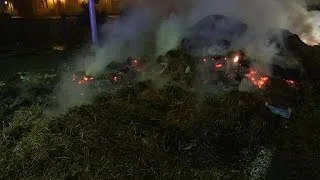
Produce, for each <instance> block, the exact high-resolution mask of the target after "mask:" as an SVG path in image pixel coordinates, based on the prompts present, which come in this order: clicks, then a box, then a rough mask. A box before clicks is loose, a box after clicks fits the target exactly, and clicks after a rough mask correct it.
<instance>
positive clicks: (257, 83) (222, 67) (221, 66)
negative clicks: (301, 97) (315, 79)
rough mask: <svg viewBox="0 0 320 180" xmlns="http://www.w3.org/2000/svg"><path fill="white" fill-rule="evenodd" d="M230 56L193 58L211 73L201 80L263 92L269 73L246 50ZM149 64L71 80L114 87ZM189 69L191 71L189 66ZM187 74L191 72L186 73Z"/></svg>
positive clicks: (131, 62)
mask: <svg viewBox="0 0 320 180" xmlns="http://www.w3.org/2000/svg"><path fill="white" fill-rule="evenodd" d="M228 54H229V55H209V56H205V57H193V59H200V61H199V63H198V64H197V66H198V67H200V71H205V72H209V74H210V75H209V77H207V76H205V77H201V78H202V79H201V80H202V82H203V83H204V84H210V83H215V82H217V81H222V82H223V83H224V84H226V85H230V84H231V83H230V82H235V83H233V84H237V85H238V84H240V85H239V86H241V84H243V83H246V84H247V86H250V88H254V87H255V88H257V89H264V88H266V87H267V86H268V85H270V81H271V80H272V78H271V77H270V76H269V75H267V74H266V73H264V72H261V71H259V70H257V69H255V68H254V67H253V66H252V61H251V60H250V59H249V58H248V57H247V56H246V54H245V53H244V52H243V51H235V52H230V53H228ZM147 63H148V61H147V58H142V57H129V58H128V59H127V61H126V62H125V63H121V64H120V65H119V66H120V67H118V68H116V69H114V70H106V72H105V74H103V75H100V76H99V77H93V76H92V75H86V74H85V72H84V71H81V72H77V73H75V74H73V76H72V81H74V82H76V84H77V85H90V84H94V83H95V82H97V81H106V82H110V83H111V84H115V85H120V84H122V85H123V84H130V83H134V82H135V80H136V77H138V76H139V74H140V73H142V72H144V71H150V69H147V68H146V64H147ZM161 64H162V65H163V64H165V66H164V68H163V69H162V70H161V71H160V72H158V74H161V73H162V72H163V71H164V70H165V69H166V66H167V65H168V63H161ZM169 66H170V64H169ZM271 67H272V69H277V71H280V73H277V72H275V73H273V75H274V77H275V78H278V79H279V78H280V79H281V80H282V81H283V82H284V83H285V84H287V86H289V87H292V88H297V87H298V84H299V83H298V80H297V78H295V77H291V78H292V79H290V78H289V77H288V76H284V74H286V73H285V71H286V69H283V68H281V67H280V66H278V65H271ZM149 68H150V67H149ZM187 68H189V69H190V66H188V67H187ZM279 69H280V70H279ZM297 71H298V70H297ZM152 72H155V71H152ZM156 73H157V72H156ZM185 73H188V72H187V70H186V72H185ZM106 74H107V75H106ZM213 77H215V78H213Z"/></svg>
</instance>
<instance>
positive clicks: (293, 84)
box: [285, 80, 297, 88]
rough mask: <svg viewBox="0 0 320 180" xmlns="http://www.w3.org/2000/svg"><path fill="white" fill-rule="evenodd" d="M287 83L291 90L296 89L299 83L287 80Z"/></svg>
mask: <svg viewBox="0 0 320 180" xmlns="http://www.w3.org/2000/svg"><path fill="white" fill-rule="evenodd" d="M285 82H286V83H287V85H288V86H289V87H291V88H295V87H297V82H295V81H294V80H285Z"/></svg>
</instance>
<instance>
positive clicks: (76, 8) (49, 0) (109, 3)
mask: <svg viewBox="0 0 320 180" xmlns="http://www.w3.org/2000/svg"><path fill="white" fill-rule="evenodd" d="M119 2H120V0H99V2H98V4H97V5H96V8H97V10H98V11H100V12H105V13H118V12H119ZM83 3H88V0H33V2H32V6H33V14H34V15H35V16H59V15H61V14H63V13H64V14H67V15H76V14H78V13H79V12H80V11H81V10H82V7H81V5H82V4H83Z"/></svg>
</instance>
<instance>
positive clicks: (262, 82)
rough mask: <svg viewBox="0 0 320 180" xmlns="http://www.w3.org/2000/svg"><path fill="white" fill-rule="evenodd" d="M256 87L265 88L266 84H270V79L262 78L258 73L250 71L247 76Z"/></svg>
mask: <svg viewBox="0 0 320 180" xmlns="http://www.w3.org/2000/svg"><path fill="white" fill-rule="evenodd" d="M246 76H247V77H248V78H249V79H250V80H251V81H252V83H253V84H254V85H256V86H258V87H259V88H264V87H265V86H266V84H267V83H268V82H269V77H267V76H261V75H259V74H258V72H257V71H255V70H253V69H250V72H249V73H248V74H247V75H246Z"/></svg>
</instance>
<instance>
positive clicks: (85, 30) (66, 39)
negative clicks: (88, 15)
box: [0, 18, 90, 80]
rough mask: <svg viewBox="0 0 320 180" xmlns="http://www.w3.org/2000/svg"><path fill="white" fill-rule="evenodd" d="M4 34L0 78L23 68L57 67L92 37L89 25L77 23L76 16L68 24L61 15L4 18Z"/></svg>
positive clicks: (0, 30) (0, 32) (0, 26)
mask: <svg viewBox="0 0 320 180" xmlns="http://www.w3.org/2000/svg"><path fill="white" fill-rule="evenodd" d="M0 35H1V41H0V80H4V79H7V78H8V77H10V76H12V75H14V74H16V73H17V72H21V71H31V72H34V71H46V70H50V69H53V68H57V67H58V66H59V65H60V64H61V63H62V62H66V61H67V60H68V59H70V56H71V55H72V53H73V52H74V51H76V50H77V49H79V48H81V47H82V45H83V44H85V43H87V42H88V41H90V29H89V27H88V26H80V25H77V24H76V20H75V19H74V18H69V19H67V20H66V22H65V24H64V23H63V22H62V21H61V20H60V19H27V20H25V19H11V20H0ZM57 48H58V49H57ZM59 48H63V49H64V50H59Z"/></svg>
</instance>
